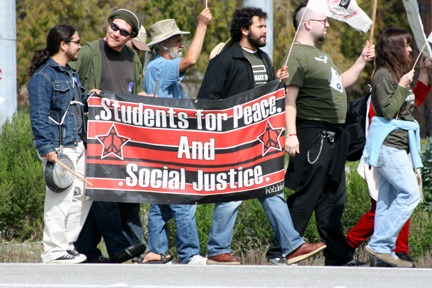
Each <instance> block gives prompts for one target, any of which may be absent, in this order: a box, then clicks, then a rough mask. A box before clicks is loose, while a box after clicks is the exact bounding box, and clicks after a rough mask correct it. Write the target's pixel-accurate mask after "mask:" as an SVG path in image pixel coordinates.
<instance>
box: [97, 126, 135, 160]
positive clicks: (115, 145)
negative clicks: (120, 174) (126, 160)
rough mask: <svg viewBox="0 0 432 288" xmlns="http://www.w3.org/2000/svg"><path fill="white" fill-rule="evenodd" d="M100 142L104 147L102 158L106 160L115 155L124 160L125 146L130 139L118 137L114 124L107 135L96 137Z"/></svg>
mask: <svg viewBox="0 0 432 288" xmlns="http://www.w3.org/2000/svg"><path fill="white" fill-rule="evenodd" d="M96 138H97V139H98V140H99V142H101V143H102V145H103V146H104V149H103V152H102V156H101V158H102V159H103V158H105V157H107V156H108V155H110V154H114V155H115V156H117V157H118V158H120V159H122V160H123V145H125V144H126V143H127V142H128V141H129V140H130V138H127V137H123V136H120V135H118V133H117V129H116V127H115V125H114V124H113V125H112V126H111V129H110V131H109V132H108V134H107V135H101V136H96Z"/></svg>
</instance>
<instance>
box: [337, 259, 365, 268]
mask: <svg viewBox="0 0 432 288" xmlns="http://www.w3.org/2000/svg"><path fill="white" fill-rule="evenodd" d="M341 266H350V267H369V264H367V263H365V262H361V261H357V260H354V259H352V260H350V261H348V262H347V263H345V264H343V265H341Z"/></svg>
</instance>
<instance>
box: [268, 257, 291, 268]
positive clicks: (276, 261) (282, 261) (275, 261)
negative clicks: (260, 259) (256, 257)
mask: <svg viewBox="0 0 432 288" xmlns="http://www.w3.org/2000/svg"><path fill="white" fill-rule="evenodd" d="M266 259H267V262H268V263H269V264H271V265H285V266H286V265H287V261H286V259H285V257H282V258H279V257H276V258H266Z"/></svg>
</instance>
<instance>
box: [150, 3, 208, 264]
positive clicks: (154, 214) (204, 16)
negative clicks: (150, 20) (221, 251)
mask: <svg viewBox="0 0 432 288" xmlns="http://www.w3.org/2000/svg"><path fill="white" fill-rule="evenodd" d="M211 19H212V15H211V12H210V9H209V8H205V9H203V10H202V12H201V13H200V15H199V18H198V26H197V28H196V32H195V36H194V38H193V40H192V42H191V44H190V46H189V48H188V49H187V51H186V53H185V55H184V57H182V56H181V55H182V50H183V48H184V45H183V39H182V35H184V34H189V32H185V31H181V30H180V29H179V28H178V27H177V24H176V22H175V20H173V19H166V20H162V21H159V22H157V23H155V24H153V25H152V26H151V27H150V29H149V30H150V35H151V40H152V41H151V42H150V43H148V44H147V45H148V46H150V47H151V50H152V51H151V52H147V53H146V61H147V55H151V56H152V59H151V60H150V59H149V62H148V65H147V66H146V68H145V73H144V89H145V90H146V91H149V92H153V91H154V94H156V95H157V97H159V98H185V92H184V90H183V87H182V85H181V81H182V80H183V77H184V76H185V73H186V71H187V69H189V68H190V67H192V66H193V65H195V63H196V62H197V60H198V57H199V55H200V54H201V50H202V46H203V43H204V37H205V34H206V31H207V26H208V25H209V24H210V21H211ZM149 58H150V57H149ZM195 209H196V206H195V205H162V204H160V205H159V204H152V205H151V207H150V212H149V225H148V228H149V233H148V243H149V253H147V254H146V255H144V256H143V257H142V259H143V260H142V262H144V263H148V262H153V263H161V261H162V262H166V261H169V259H171V257H169V256H167V255H164V254H165V253H166V252H167V251H168V249H169V247H168V244H169V243H168V241H165V240H164V238H163V237H164V235H167V234H166V233H167V225H166V221H168V220H169V219H171V218H175V226H176V232H175V234H176V244H177V252H178V255H179V260H180V263H182V264H191V265H205V264H206V261H207V258H205V257H202V256H201V255H200V254H199V252H200V247H199V238H198V232H197V227H196V221H195V217H194V215H195Z"/></svg>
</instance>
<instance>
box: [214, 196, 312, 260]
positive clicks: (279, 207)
mask: <svg viewBox="0 0 432 288" xmlns="http://www.w3.org/2000/svg"><path fill="white" fill-rule="evenodd" d="M258 200H259V201H260V202H261V205H262V206H263V209H264V212H265V213H266V215H267V219H268V220H269V222H270V225H271V226H272V228H273V232H274V233H275V235H276V238H277V239H278V240H279V242H280V243H281V247H282V253H283V254H284V255H288V254H290V253H291V252H293V251H294V250H295V249H297V248H298V247H300V246H301V245H303V244H304V243H305V241H304V240H303V238H302V237H301V236H300V234H299V233H298V232H297V231H296V230H295V229H294V225H293V223H292V220H291V215H290V213H289V211H288V207H287V204H286V202H285V199H284V195H283V193H280V194H277V195H274V196H271V197H267V198H258ZM241 203H242V201H232V202H222V203H216V204H215V207H214V211H213V218H212V227H211V230H210V235H209V240H208V242H207V255H208V256H209V257H211V256H216V255H220V254H223V253H230V252H231V241H232V236H233V235H232V234H233V228H234V224H235V220H236V218H237V213H238V209H239V206H240V204H241Z"/></svg>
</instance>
